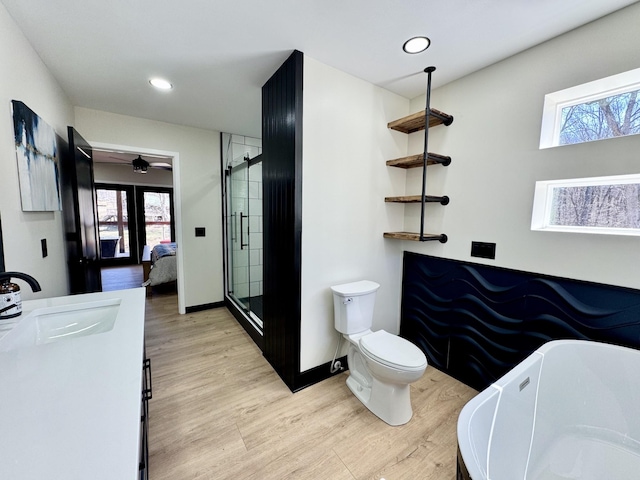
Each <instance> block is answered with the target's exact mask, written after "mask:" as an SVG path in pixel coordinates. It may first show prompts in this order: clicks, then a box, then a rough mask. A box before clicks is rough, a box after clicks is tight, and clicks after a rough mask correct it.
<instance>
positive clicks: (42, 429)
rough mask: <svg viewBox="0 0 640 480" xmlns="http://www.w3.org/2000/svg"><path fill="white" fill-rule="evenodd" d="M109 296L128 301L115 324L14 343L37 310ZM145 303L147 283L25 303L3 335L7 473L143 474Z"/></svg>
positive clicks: (1, 459) (2, 424) (0, 362)
mask: <svg viewBox="0 0 640 480" xmlns="http://www.w3.org/2000/svg"><path fill="white" fill-rule="evenodd" d="M104 299H120V300H121V302H120V308H119V309H118V312H117V317H116V320H115V323H114V324H113V328H112V329H111V330H109V331H105V332H103V333H97V334H93V335H88V336H82V337H78V338H68V339H64V340H60V341H54V342H52V343H45V344H41V345H36V344H35V343H34V344H33V345H27V346H22V347H20V348H13V349H11V345H15V343H16V341H17V339H20V338H21V337H20V335H22V336H23V337H24V336H25V332H27V331H29V329H31V330H33V323H34V322H35V320H34V318H33V316H29V314H30V313H31V312H33V313H34V314H35V313H36V312H35V311H37V309H40V308H45V307H52V306H58V305H66V304H78V303H84V302H93V301H97V300H104ZM144 306H145V289H144V288H136V289H131V290H120V291H115V292H103V293H92V294H85V295H72V296H68V297H57V298H51V299H42V300H30V301H25V302H23V314H22V316H21V317H20V321H19V322H18V323H17V324H16V325H15V328H13V329H12V330H11V331H9V333H7V334H6V335H5V336H4V337H3V338H0V479H11V480H22V479H24V480H26V479H29V480H32V479H33V480H36V479H37V480H42V479H64V480H76V479H78V480H80V479H82V480H86V479H92V480H101V479H104V480H107V479H108V480H114V479H118V480H127V479H131V480H133V479H135V478H137V477H138V461H139V459H138V455H139V444H140V402H141V388H142V360H143V354H144V353H143V350H144ZM30 322H31V325H30V324H29V323H30ZM5 350H6V351H5Z"/></svg>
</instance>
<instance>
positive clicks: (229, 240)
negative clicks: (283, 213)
mask: <svg viewBox="0 0 640 480" xmlns="http://www.w3.org/2000/svg"><path fill="white" fill-rule="evenodd" d="M222 145H223V155H222V161H223V162H224V163H223V165H224V171H225V192H224V194H225V199H224V205H225V230H226V232H225V246H226V258H227V262H226V275H225V279H226V293H227V296H228V298H229V299H230V300H231V301H232V302H234V303H235V304H236V305H237V306H238V308H239V309H240V310H242V311H243V312H244V315H245V316H246V318H247V319H248V320H249V321H250V322H251V323H252V324H253V325H254V326H255V327H256V328H257V329H258V330H260V331H261V330H262V327H263V314H262V292H263V272H262V259H263V258H262V165H261V163H260V162H261V157H260V153H261V150H262V149H261V147H260V140H259V139H255V138H250V137H245V136H241V135H231V134H226V133H223V134H222Z"/></svg>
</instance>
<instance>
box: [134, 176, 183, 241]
mask: <svg viewBox="0 0 640 480" xmlns="http://www.w3.org/2000/svg"><path fill="white" fill-rule="evenodd" d="M136 191H137V197H138V225H140V245H149V248H153V247H155V246H156V245H158V244H160V243H168V242H172V241H174V239H175V230H174V222H173V195H172V189H170V188H159V187H158V188H154V187H137V188H136Z"/></svg>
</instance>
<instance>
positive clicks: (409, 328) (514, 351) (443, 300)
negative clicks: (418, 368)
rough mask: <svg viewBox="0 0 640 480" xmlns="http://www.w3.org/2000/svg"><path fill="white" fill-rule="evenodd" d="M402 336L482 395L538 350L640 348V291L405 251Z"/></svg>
mask: <svg viewBox="0 0 640 480" xmlns="http://www.w3.org/2000/svg"><path fill="white" fill-rule="evenodd" d="M401 315H402V316H401V326H400V335H401V336H403V337H405V338H407V339H409V340H411V341H412V342H413V343H415V344H416V345H418V346H419V347H420V348H421V349H422V350H423V351H424V352H425V354H426V355H427V358H428V361H429V364H430V365H431V366H433V367H436V368H438V369H439V370H442V371H444V372H445V373H447V374H449V375H451V376H452V377H454V378H456V379H458V380H460V381H462V382H464V383H466V384H467V385H470V386H471V387H473V388H476V389H478V390H482V389H484V388H486V387H487V386H488V385H490V384H491V383H492V382H494V381H495V380H497V379H498V378H500V377H501V376H502V375H504V374H505V373H506V372H508V371H509V370H510V369H511V368H513V367H514V366H515V365H517V364H518V363H519V362H520V361H522V360H523V359H524V358H525V357H527V356H528V355H529V354H530V353H531V352H533V351H534V350H536V349H537V348H538V347H539V346H540V345H542V344H543V343H546V342H548V341H550V340H554V339H582V340H596V341H601V342H607V343H614V344H618V345H624V346H628V347H632V348H637V349H640V291H639V290H634V289H630V288H623V287H616V286H612V285H604V284H599V283H592V282H583V281H578V280H572V279H567V278H560V277H553V276H546V275H540V274H535V273H529V272H522V271H517V270H510V269H505V268H497V267H493V266H486V265H479V264H473V263H466V262H461V261H456V260H448V259H443V258H438V257H431V256H427V255H419V254H415V253H410V252H405V254H404V270H403V282H402V314H401Z"/></svg>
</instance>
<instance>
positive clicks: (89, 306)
mask: <svg viewBox="0 0 640 480" xmlns="http://www.w3.org/2000/svg"><path fill="white" fill-rule="evenodd" d="M120 303H121V299H119V298H114V299H108V300H100V301H95V302H86V303H75V304H66V305H58V306H54V307H46V308H38V309H36V310H33V311H32V312H31V313H29V315H27V316H26V317H25V318H24V319H22V320H21V321H20V323H18V325H16V327H15V328H14V329H13V330H12V331H11V332H9V333H8V334H7V335H6V336H5V337H4V338H2V339H0V351H9V350H15V349H17V348H24V347H29V346H35V345H44V344H47V343H53V342H59V341H64V340H68V339H72V338H78V337H86V336H88V335H97V334H100V333H105V332H108V331H110V330H112V329H113V326H114V325H115V322H116V318H117V317H118V311H119V309H120Z"/></svg>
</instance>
